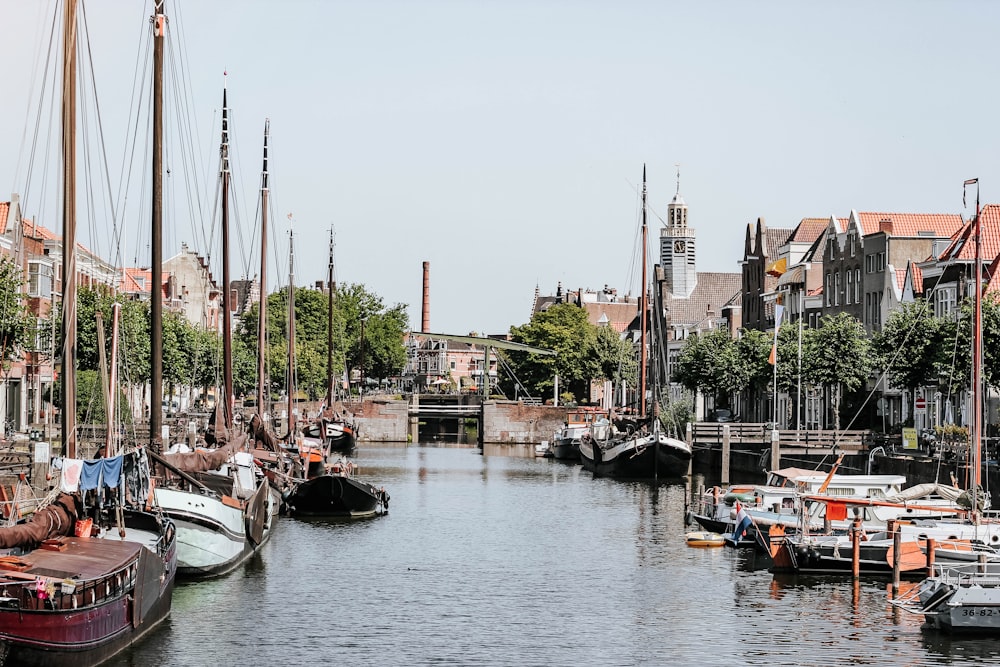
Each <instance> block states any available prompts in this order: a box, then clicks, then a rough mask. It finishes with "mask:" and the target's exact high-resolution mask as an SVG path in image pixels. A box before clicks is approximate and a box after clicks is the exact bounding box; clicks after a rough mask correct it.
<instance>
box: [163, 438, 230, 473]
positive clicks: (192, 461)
mask: <svg viewBox="0 0 1000 667" xmlns="http://www.w3.org/2000/svg"><path fill="white" fill-rule="evenodd" d="M246 443H247V436H246V434H240V435H238V436H236V437H235V438H233V440H232V442H230V443H228V444H226V445H223V446H222V447H219V448H217V449H199V450H196V451H193V452H184V453H181V454H161V455H160V456H161V457H162V458H163V460H165V461H166V462H167V463H169V464H170V465H172V466H174V467H175V468H177V469H178V470H181V471H183V472H207V471H209V470H218V469H219V468H221V467H222V465H223V464H224V463H225V462H226V461H228V460H229V459H230V457H232V455H233V454H235V453H236V452H239V451H243V449H244V448H245V446H246Z"/></svg>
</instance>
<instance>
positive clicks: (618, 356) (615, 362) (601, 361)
mask: <svg viewBox="0 0 1000 667" xmlns="http://www.w3.org/2000/svg"><path fill="white" fill-rule="evenodd" d="M593 354H594V361H595V362H596V363H597V368H598V369H599V371H598V375H597V378H603V379H605V380H611V382H613V383H614V385H615V386H620V385H622V384H626V385H628V386H630V387H636V386H638V384H639V360H638V359H636V357H635V348H633V347H632V343H631V342H630V341H628V340H626V339H624V338H622V336H621V335H620V334H619V333H618V332H617V331H616V330H615V329H614V328H612V327H597V331H596V336H595V337H594V349H593ZM595 379H596V378H595Z"/></svg>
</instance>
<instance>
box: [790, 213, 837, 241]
mask: <svg viewBox="0 0 1000 667" xmlns="http://www.w3.org/2000/svg"><path fill="white" fill-rule="evenodd" d="M829 224H830V219H829V218H802V220H800V221H799V224H798V226H796V227H795V231H794V232H792V236H791V237H790V238H789V239H788V242H789V243H812V242H813V241H815V240H816V239H818V238H819V237H820V236H822V235H823V232H825V231H826V226H827V225H829Z"/></svg>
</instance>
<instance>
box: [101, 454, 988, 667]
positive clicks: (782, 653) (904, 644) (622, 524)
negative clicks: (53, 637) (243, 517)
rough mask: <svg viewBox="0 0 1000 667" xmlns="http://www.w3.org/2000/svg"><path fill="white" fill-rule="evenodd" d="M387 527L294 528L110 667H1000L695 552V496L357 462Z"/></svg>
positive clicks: (980, 650)
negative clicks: (690, 522)
mask: <svg viewBox="0 0 1000 667" xmlns="http://www.w3.org/2000/svg"><path fill="white" fill-rule="evenodd" d="M356 460H357V462H358V463H359V464H360V466H361V473H360V476H362V477H366V478H368V479H370V480H371V481H372V482H374V483H376V484H377V485H384V486H385V487H386V489H387V490H388V491H389V493H390V494H391V496H392V500H391V503H390V512H389V514H388V515H386V516H384V517H379V518H376V519H372V520H368V521H363V522H354V523H342V522H333V521H321V520H311V521H302V520H296V519H289V518H281V519H280V520H279V522H278V525H277V527H276V529H275V530H274V532H273V534H272V538H271V540H270V541H269V542H268V543H267V544H266V545H265V547H264V548H263V549H262V550H261V553H260V554H259V556H257V557H255V558H254V559H253V560H252V561H251V562H250V563H248V564H247V565H246V566H245V567H244V568H243V569H241V570H239V571H236V572H234V573H232V574H231V575H229V576H226V577H224V578H221V579H216V580H211V581H204V582H198V583H190V584H181V585H179V586H178V588H177V589H176V590H175V593H174V600H173V612H172V616H171V618H170V620H169V621H168V622H167V623H166V624H165V625H164V626H163V627H162V628H160V629H158V630H157V631H156V632H155V633H154V634H152V635H150V636H149V637H148V638H146V639H145V640H144V641H143V642H142V643H141V644H140V645H139V646H138V647H136V648H135V649H133V650H132V651H131V652H129V653H127V654H124V655H122V656H120V657H119V658H118V659H116V660H115V661H113V662H112V663H111V664H114V665H142V666H145V665H184V666H189V665H209V666H213V667H223V666H228V665H241V666H245V665H313V664H334V663H336V664H343V665H380V666H386V665H388V666H395V665H432V664H433V665H442V664H443V665H640V664H645V665H667V664H674V665H701V664H718V665H768V666H781V665H816V666H820V665H823V666H829V665H886V664H899V665H910V666H918V665H976V664H984V665H996V664H998V663H1000V642H997V641H996V640H975V639H951V638H948V637H941V636H937V635H928V634H925V633H922V632H921V630H920V619H919V618H918V617H914V616H910V615H907V614H905V613H902V612H897V611H895V610H894V609H893V608H891V607H890V605H889V604H888V603H887V602H886V599H887V587H886V583H885V582H875V581H865V582H862V583H861V584H860V585H859V586H858V587H857V589H856V590H855V588H854V587H853V586H852V585H851V584H850V583H849V582H848V581H845V580H843V579H830V578H810V579H805V578H799V579H794V578H792V579H779V578H775V577H774V576H773V575H771V574H769V573H768V572H767V571H766V570H762V569H759V568H756V564H755V563H754V562H753V559H752V557H751V556H750V555H748V554H745V553H742V552H737V551H735V550H732V549H729V548H715V549H694V548H690V547H687V546H686V544H685V541H684V534H685V532H686V531H687V530H692V528H691V527H687V526H685V524H684V510H685V507H684V499H685V489H684V487H683V486H681V485H665V484H664V485H660V486H658V487H656V486H653V485H651V484H645V483H623V482H618V481H615V480H609V479H594V478H593V477H592V476H591V475H590V474H589V473H587V472H586V471H584V470H583V469H582V468H581V467H580V466H579V465H567V464H565V463H562V462H559V461H553V460H550V459H540V458H539V459H536V458H533V457H532V458H523V457H522V458H519V457H512V456H500V455H496V456H494V455H488V456H484V455H482V454H480V452H479V450H478V449H476V448H467V447H440V446H438V447H431V446H415V445H411V446H409V447H399V448H391V447H384V448H382V447H380V448H374V447H373V448H362V449H360V450H358V452H357V456H356Z"/></svg>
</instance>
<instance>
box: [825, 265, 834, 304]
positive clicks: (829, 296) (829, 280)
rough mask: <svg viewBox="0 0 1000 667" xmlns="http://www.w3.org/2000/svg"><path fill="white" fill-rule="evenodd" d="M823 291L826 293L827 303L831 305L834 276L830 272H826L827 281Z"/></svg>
mask: <svg viewBox="0 0 1000 667" xmlns="http://www.w3.org/2000/svg"><path fill="white" fill-rule="evenodd" d="M823 292H824V293H825V294H826V299H825V301H826V305H828V306H829V305H831V304H832V303H833V301H832V299H833V278H832V277H831V276H830V272H829V271H827V272H826V282H825V284H824V285H823Z"/></svg>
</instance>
